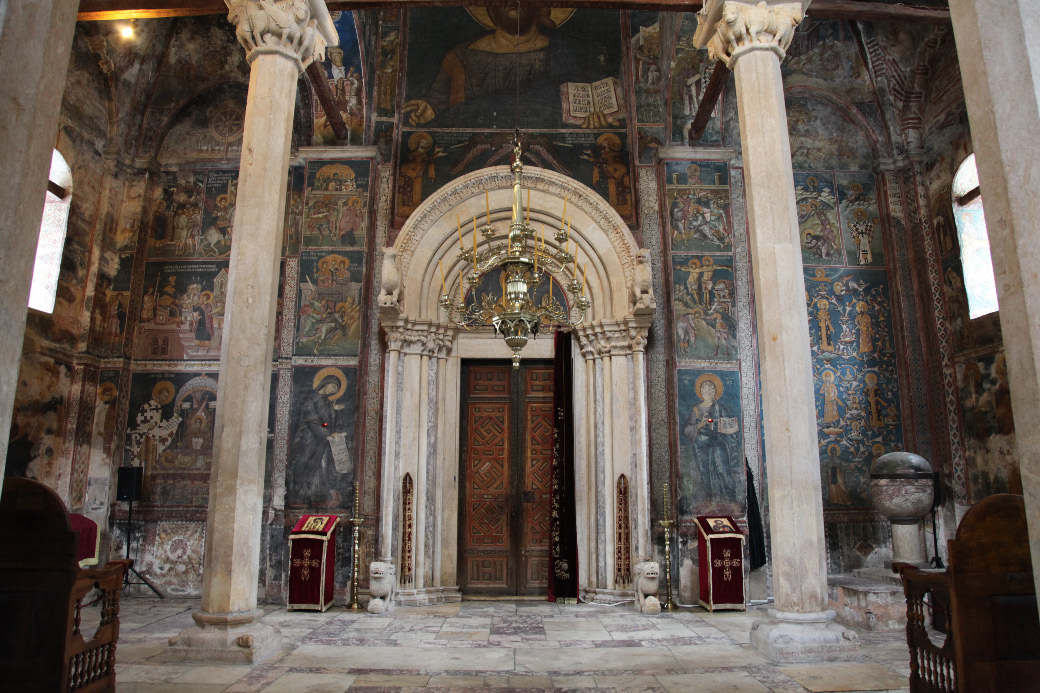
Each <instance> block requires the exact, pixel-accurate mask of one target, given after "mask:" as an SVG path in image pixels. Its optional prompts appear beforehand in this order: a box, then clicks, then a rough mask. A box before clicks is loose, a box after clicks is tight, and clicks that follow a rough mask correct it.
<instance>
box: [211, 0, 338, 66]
mask: <svg viewBox="0 0 1040 693" xmlns="http://www.w3.org/2000/svg"><path fill="white" fill-rule="evenodd" d="M224 3H225V4H226V5H227V7H228V21H229V22H231V23H232V24H234V25H235V35H236V36H237V37H238V42H239V43H241V44H242V47H243V48H245V49H246V60H247V61H249V62H253V60H255V59H256V57H257V56H258V55H264V54H277V55H281V56H284V57H286V58H288V59H289V60H292V61H294V62H295V63H296V66H297V68H298V69H299V70H300V72H303V70H304V69H305V68H306V67H307V66H308V65H310V64H311V63H312V62H313V61H315V60H324V59H325V47H326V46H336V45H339V36H338V35H337V34H336V27H335V26H334V25H333V23H332V17H331V15H329V10H328V7H326V6H325V1H324V0H224Z"/></svg>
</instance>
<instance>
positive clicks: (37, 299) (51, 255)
mask: <svg viewBox="0 0 1040 693" xmlns="http://www.w3.org/2000/svg"><path fill="white" fill-rule="evenodd" d="M71 202H72V171H71V170H70V169H69V165H68V164H67V163H66V162H65V158H64V157H63V156H62V155H61V154H59V153H58V150H57V149H55V150H54V152H53V153H52V154H51V172H50V175H49V176H48V177H47V202H46V203H45V204H44V206H43V221H42V222H41V223H40V240H39V241H38V242H37V244H36V262H35V263H34V264H33V277H32V287H31V288H30V289H29V307H30V308H34V309H36V310H40V311H43V312H44V313H51V312H53V311H54V296H55V294H56V293H57V291H58V273H59V272H60V271H61V255H62V251H63V250H64V248H65V230H66V229H67V228H68V225H69V206H70V203H71Z"/></svg>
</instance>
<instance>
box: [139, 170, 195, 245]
mask: <svg viewBox="0 0 1040 693" xmlns="http://www.w3.org/2000/svg"><path fill="white" fill-rule="evenodd" d="M205 196H206V172H205V171H192V170H183V171H164V172H163V173H162V176H161V178H160V183H159V186H158V192H157V195H156V199H155V201H154V202H153V203H152V215H151V219H150V222H151V224H150V226H149V232H148V257H152V258H160V257H181V258H190V257H195V249H196V246H197V245H198V239H199V236H200V234H201V232H202V209H203V205H204V200H205Z"/></svg>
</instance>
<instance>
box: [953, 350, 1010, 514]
mask: <svg viewBox="0 0 1040 693" xmlns="http://www.w3.org/2000/svg"><path fill="white" fill-rule="evenodd" d="M957 387H958V388H959V390H960V399H961V411H962V413H963V417H964V444H965V448H966V454H967V457H968V466H969V469H971V474H970V476H969V479H968V487H969V492H970V494H971V499H972V501H977V500H981V499H982V498H985V497H986V496H989V495H992V494H994V493H1022V477H1021V472H1020V471H1019V466H1018V462H1017V459H1016V454H1017V447H1016V443H1015V420H1014V417H1013V415H1012V411H1011V390H1010V388H1009V387H1008V375H1007V365H1006V363H1005V357H1004V354H1003V353H996V354H989V355H986V356H980V357H975V358H969V359H966V360H964V361H961V362H960V363H958V364H957Z"/></svg>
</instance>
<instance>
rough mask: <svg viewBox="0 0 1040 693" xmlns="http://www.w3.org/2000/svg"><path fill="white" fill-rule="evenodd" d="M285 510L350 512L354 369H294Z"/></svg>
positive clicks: (355, 373) (352, 460)
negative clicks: (303, 509)
mask: <svg viewBox="0 0 1040 693" xmlns="http://www.w3.org/2000/svg"><path fill="white" fill-rule="evenodd" d="M291 410H292V426H291V433H290V436H291V437H290V442H289V460H288V478H287V479H286V494H285V505H286V507H293V508H308V509H311V510H320V509H330V508H347V509H349V508H351V507H352V505H353V501H354V470H355V465H356V457H355V455H356V448H355V445H356V441H355V426H356V424H357V369H356V368H351V367H338V366H324V367H301V368H295V369H293V375H292V404H291Z"/></svg>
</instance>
